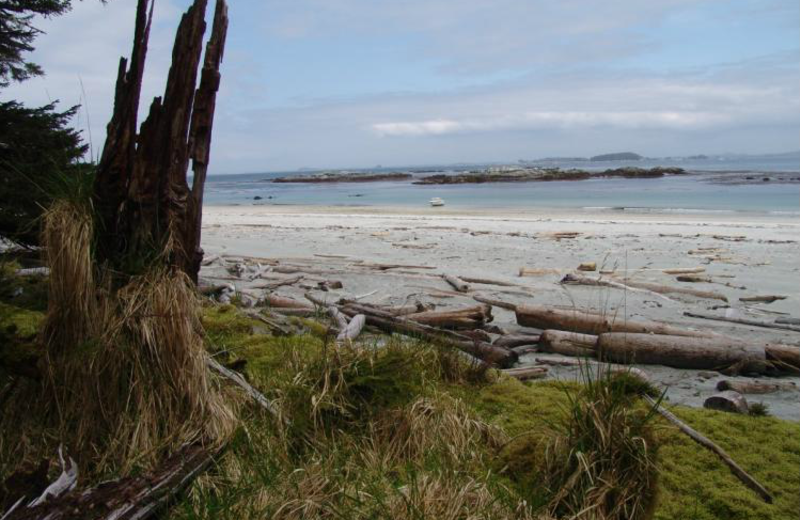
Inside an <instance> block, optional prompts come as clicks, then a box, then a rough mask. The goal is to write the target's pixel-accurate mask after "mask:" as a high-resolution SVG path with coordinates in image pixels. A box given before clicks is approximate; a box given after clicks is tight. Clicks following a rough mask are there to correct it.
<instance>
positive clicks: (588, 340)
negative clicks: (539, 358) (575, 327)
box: [539, 330, 597, 357]
mask: <svg viewBox="0 0 800 520" xmlns="http://www.w3.org/2000/svg"><path fill="white" fill-rule="evenodd" d="M596 348H597V336H594V335H591V334H580V333H577V332H564V331H561V330H546V331H544V332H543V333H542V336H541V339H540V340H539V351H541V352H550V353H553V354H561V355H563V356H576V357H594V356H595V353H596Z"/></svg>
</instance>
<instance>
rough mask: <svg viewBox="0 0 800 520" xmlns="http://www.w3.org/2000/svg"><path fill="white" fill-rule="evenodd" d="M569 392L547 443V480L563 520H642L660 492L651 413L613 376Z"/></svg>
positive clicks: (591, 380)
mask: <svg viewBox="0 0 800 520" xmlns="http://www.w3.org/2000/svg"><path fill="white" fill-rule="evenodd" d="M584 383H585V384H584V387H583V388H581V390H579V391H577V392H568V397H569V405H568V409H567V411H568V415H567V418H566V420H565V421H564V422H563V424H562V425H561V428H560V429H558V430H557V432H556V435H555V436H554V437H552V439H551V440H550V441H549V443H547V446H546V451H545V457H544V464H543V466H544V467H543V470H544V471H542V476H543V478H544V480H545V486H546V488H547V489H548V491H549V494H550V496H551V498H550V501H549V506H548V509H549V511H550V513H551V514H552V515H553V516H555V517H558V518H574V519H587V520H589V519H591V520H638V519H644V518H648V517H649V516H650V513H651V508H652V504H653V498H654V493H655V488H656V477H657V469H656V456H655V455H656V449H655V443H654V441H653V438H654V436H653V432H652V428H651V424H650V423H651V420H652V418H653V412H652V410H647V409H642V407H637V406H636V405H635V403H634V401H633V400H634V399H635V395H636V394H635V393H632V392H629V391H628V389H627V388H625V386H626V385H621V384H618V383H616V382H615V378H613V377H597V378H594V376H590V375H588V374H587V375H586V376H585V380H584Z"/></svg>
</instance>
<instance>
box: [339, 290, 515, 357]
mask: <svg viewBox="0 0 800 520" xmlns="http://www.w3.org/2000/svg"><path fill="white" fill-rule="evenodd" d="M339 310H340V311H342V312H344V313H345V314H349V315H356V314H364V315H366V319H367V324H368V325H372V326H375V327H377V328H379V329H381V330H384V331H386V332H390V333H399V334H405V335H408V336H413V337H418V338H424V339H427V340H429V341H436V342H438V343H444V344H447V345H451V346H454V347H456V348H458V349H460V350H463V351H465V352H467V353H468V354H471V355H473V356H475V357H477V358H479V359H481V360H483V361H485V362H487V363H489V364H492V365H495V366H498V367H501V368H503V367H509V366H511V365H513V364H514V363H515V362H516V360H517V355H516V354H515V353H514V352H512V351H510V350H508V349H502V348H498V347H494V346H492V345H490V344H488V343H484V342H481V341H475V340H472V339H471V338H469V337H466V336H464V335H461V334H458V333H456V332H453V331H448V330H442V329H437V328H435V327H430V326H427V325H424V324H422V323H416V322H414V321H411V320H409V319H406V318H404V317H398V316H393V315H391V314H389V313H388V312H384V311H382V310H380V309H377V308H375V307H372V306H368V305H362V304H358V303H346V304H345V305H340V306H339Z"/></svg>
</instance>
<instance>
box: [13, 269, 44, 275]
mask: <svg viewBox="0 0 800 520" xmlns="http://www.w3.org/2000/svg"><path fill="white" fill-rule="evenodd" d="M16 275H17V276H49V275H50V268H49V267H30V268H27V269H17V271H16Z"/></svg>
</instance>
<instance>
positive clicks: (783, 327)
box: [683, 311, 800, 332]
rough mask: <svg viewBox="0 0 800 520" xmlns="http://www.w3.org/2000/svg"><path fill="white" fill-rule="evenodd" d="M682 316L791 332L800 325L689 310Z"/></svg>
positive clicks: (798, 328) (797, 329) (798, 330)
mask: <svg viewBox="0 0 800 520" xmlns="http://www.w3.org/2000/svg"><path fill="white" fill-rule="evenodd" d="M683 315H684V316H688V317H689V318H700V319H704V320H716V321H727V322H728V323H738V324H739V325H748V326H751V327H762V328H765V329H779V330H791V331H793V332H800V326H797V325H788V324H785V323H777V322H769V321H762V320H752V319H748V318H735V317H728V316H720V315H717V314H705V313H700V312H691V311H685V312H684V313H683Z"/></svg>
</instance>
